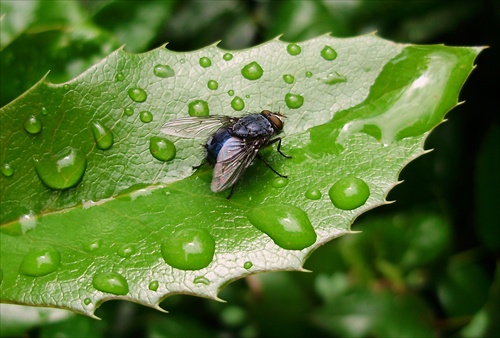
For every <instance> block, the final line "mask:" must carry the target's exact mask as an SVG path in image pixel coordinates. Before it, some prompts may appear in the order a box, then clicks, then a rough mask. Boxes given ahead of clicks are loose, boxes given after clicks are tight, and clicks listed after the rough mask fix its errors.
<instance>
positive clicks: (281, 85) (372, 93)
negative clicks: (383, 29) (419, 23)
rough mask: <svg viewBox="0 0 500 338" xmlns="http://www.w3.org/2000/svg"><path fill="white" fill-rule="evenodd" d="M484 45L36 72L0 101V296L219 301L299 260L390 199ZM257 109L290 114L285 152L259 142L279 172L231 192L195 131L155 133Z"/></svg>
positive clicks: (265, 51) (334, 43)
mask: <svg viewBox="0 0 500 338" xmlns="http://www.w3.org/2000/svg"><path fill="white" fill-rule="evenodd" d="M480 51H481V48H452V47H445V46H407V45H400V44H395V43H392V42H389V41H384V40H382V39H380V38H377V37H375V36H372V35H368V36H362V37H358V38H352V39H336V38H332V37H330V36H321V37H318V38H315V39H312V40H309V41H305V42H301V43H298V44H287V43H284V42H281V41H279V40H273V41H270V42H268V43H265V44H263V45H260V46H256V47H254V48H251V49H248V50H242V51H233V52H230V53H228V52H226V51H223V50H221V49H219V48H218V47H217V46H215V45H214V46H209V47H206V48H204V49H201V50H198V51H194V52H189V53H176V52H171V51H168V50H166V49H165V48H158V49H156V50H153V51H151V52H148V53H144V54H139V55H135V54H129V53H126V52H124V51H123V50H117V51H116V52H114V53H112V54H111V55H109V56H108V57H107V58H106V59H104V60H103V61H102V62H100V63H99V64H97V65H95V66H94V67H92V68H90V69H89V70H88V71H86V72H85V73H84V74H82V75H81V76H79V77H77V78H75V79H74V80H72V81H70V82H67V83H65V84H60V85H55V84H51V83H48V82H46V81H44V80H42V81H40V82H39V83H37V84H36V85H35V86H34V87H33V88H31V89H30V90H29V91H28V92H26V93H25V94H24V95H22V96H21V97H19V98H18V99H16V100H15V101H14V102H12V103H11V104H9V105H7V106H6V107H4V108H2V110H1V111H0V122H1V125H2V131H1V135H0V145H1V153H0V165H1V169H2V172H3V175H0V197H1V211H0V220H1V222H2V223H1V233H0V245H1V246H0V250H1V258H0V263H1V269H2V270H1V271H2V273H3V278H2V282H1V285H0V291H1V300H2V301H4V302H12V303H21V304H30V305H45V306H53V307H64V308H68V309H72V310H74V311H77V312H81V313H84V314H87V315H92V314H93V312H94V310H95V309H96V308H97V307H98V306H99V305H100V304H101V303H102V302H103V301H105V300H109V299H116V298H119V299H127V300H131V301H135V302H138V303H141V304H144V305H148V306H151V307H158V303H159V302H160V301H161V300H162V299H163V298H165V297H166V296H168V295H171V294H174V293H189V294H193V295H199V296H203V297H208V298H213V299H216V298H217V292H218V290H219V289H220V288H221V287H222V286H224V285H225V284H227V283H228V282H230V281H232V280H234V279H237V278H240V277H243V276H245V275H248V274H253V273H257V272H262V271H273V270H301V269H302V264H303V263H304V261H305V259H306V258H307V257H308V255H309V254H310V253H311V252H312V251H313V250H315V249H316V248H317V247H319V246H321V245H322V244H324V243H326V242H328V241H330V240H331V239H333V238H335V237H338V236H341V235H343V234H347V233H349V232H350V225H351V223H352V222H353V221H354V219H355V218H356V217H357V216H359V215H360V214H361V213H363V212H365V211H367V210H369V209H371V208H374V207H376V206H380V205H384V204H386V203H387V202H386V201H385V196H387V194H388V192H389V191H390V189H391V188H392V187H394V185H396V184H398V174H399V172H400V171H401V169H402V168H403V166H404V165H405V164H406V163H408V162H409V161H410V160H412V159H414V158H416V157H417V156H420V155H421V154H423V153H424V150H423V143H424V141H425V138H426V136H427V135H428V133H429V132H430V131H431V130H432V129H433V128H434V127H435V126H436V125H438V124H439V123H441V121H442V120H443V117H444V115H445V114H446V112H447V111H449V110H450V109H451V108H453V107H454V106H455V105H456V104H457V97H458V93H459V90H460V88H461V86H462V85H463V83H464V81H465V79H466V78H467V76H468V74H469V73H470V71H471V70H472V68H473V61H474V58H475V57H476V56H477V54H478V53H479V52H480ZM215 82H216V83H215ZM263 109H270V110H273V111H277V110H280V111H281V112H282V113H284V114H285V115H286V116H287V119H286V121H285V128H284V133H283V135H282V137H283V142H282V148H281V149H282V151H283V152H284V153H286V154H287V155H291V156H292V159H286V158H283V157H282V156H280V155H279V154H277V153H276V152H274V151H272V149H267V150H265V151H263V156H264V157H265V158H266V159H267V160H268V161H269V162H270V164H271V165H272V166H273V168H275V169H276V170H277V171H278V172H280V173H283V174H287V175H288V179H287V180H283V179H281V178H278V179H276V176H275V174H274V173H273V172H272V171H270V170H269V169H268V168H267V167H266V166H265V165H264V164H263V163H261V162H259V161H257V162H256V163H255V164H254V165H253V166H252V167H250V168H249V169H248V170H247V172H246V173H245V175H244V176H243V178H242V179H241V180H240V181H239V182H238V184H237V185H236V188H235V190H234V195H233V197H232V198H231V199H230V200H227V199H226V196H227V194H228V192H221V193H213V192H211V191H210V184H209V182H210V180H211V169H210V168H208V167H206V166H204V167H201V168H200V169H199V170H197V171H193V169H192V166H194V165H198V164H200V162H201V161H202V158H203V151H202V149H203V148H202V146H201V144H202V143H203V142H204V140H203V139H201V140H200V139H179V138H175V137H168V136H166V135H162V134H161V133H160V128H161V126H162V125H163V124H164V123H165V122H166V121H169V120H171V119H174V118H177V117H181V116H187V115H188V113H191V114H206V113H210V114H224V115H231V116H239V115H241V114H242V113H241V112H240V110H243V111H244V112H260V111H261V110H263ZM26 121H28V122H27V124H28V128H26V127H25V123H26ZM38 122H39V123H38ZM96 124H97V125H99V128H97V127H96ZM34 126H35V128H34ZM96 130H97V131H96ZM107 133H111V134H112V137H109V136H106V135H107ZM158 137H161V138H162V142H163V143H162V144H169V143H168V142H172V143H173V144H174V145H175V152H173V154H174V155H175V157H174V158H173V159H171V160H168V159H170V158H171V156H174V155H168V156H165V157H164V158H163V155H159V154H158V149H159V148H158V149H157V148H155V147H153V146H152V144H153V143H156V142H158ZM103 142H104V143H105V144H104V145H103ZM162 152H163V151H161V152H160V153H162ZM169 154H172V152H170V151H169ZM158 157H160V159H158ZM162 159H163V160H166V161H163V160H162ZM339 180H341V182H343V184H338V185H335V183H336V182H337V181H339ZM360 182H363V183H360ZM346 183H347V184H346ZM366 187H367V188H366ZM358 188H359V189H358ZM339 198H340V199H341V202H340V203H339ZM269 206H272V207H269ZM274 210H276V211H277V212H273V211H274ZM270 224H275V225H276V224H281V225H282V226H283V228H282V229H279V231H276V229H274V228H272V229H270V228H269V225H270ZM266 226H267V228H266ZM294 228H296V229H299V231H303V232H304V231H305V233H306V234H307V240H302V241H301V240H297V237H294V236H293V234H294ZM287 233H288V235H287ZM277 236H279V238H278V237H277ZM287 236H290V239H292V241H291V242H289V241H287V240H286V239H287V238H286V237H287ZM172 238H175V239H176V240H177V242H175V241H173V240H172ZM299 239H300V238H299ZM314 239H316V241H315V242H314ZM313 242H314V243H313ZM276 243H277V244H276ZM287 243H288V244H287ZM290 243H292V244H290ZM311 243H313V244H311ZM280 245H281V246H280ZM288 245H291V246H288ZM56 252H57V253H56ZM36 261H39V262H40V266H39V267H38V269H37V265H36V264H34V262H36ZM25 267H26V268H25ZM23 271H24V272H26V271H28V272H29V273H27V274H26V273H23Z"/></svg>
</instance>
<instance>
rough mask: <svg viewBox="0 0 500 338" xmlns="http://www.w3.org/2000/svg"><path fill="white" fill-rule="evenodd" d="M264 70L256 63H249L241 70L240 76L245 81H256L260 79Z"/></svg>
mask: <svg viewBox="0 0 500 338" xmlns="http://www.w3.org/2000/svg"><path fill="white" fill-rule="evenodd" d="M262 74H264V70H263V69H262V67H261V66H260V65H259V64H258V63H257V62H255V61H254V62H251V63H249V64H248V65H246V66H245V67H243V68H242V69H241V75H243V77H244V78H245V79H247V80H252V81H253V80H257V79H260V78H261V77H262Z"/></svg>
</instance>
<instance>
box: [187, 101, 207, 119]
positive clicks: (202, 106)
mask: <svg viewBox="0 0 500 338" xmlns="http://www.w3.org/2000/svg"><path fill="white" fill-rule="evenodd" d="M188 114H189V115H190V116H208V115H209V114H210V109H209V108H208V103H207V102H206V101H203V100H195V101H191V102H189V104H188Z"/></svg>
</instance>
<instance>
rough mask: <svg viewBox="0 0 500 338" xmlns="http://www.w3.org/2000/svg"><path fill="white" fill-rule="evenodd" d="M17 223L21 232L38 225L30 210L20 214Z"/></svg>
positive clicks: (23, 232)
mask: <svg viewBox="0 0 500 338" xmlns="http://www.w3.org/2000/svg"><path fill="white" fill-rule="evenodd" d="M19 225H20V230H21V233H22V234H25V233H27V232H28V231H30V230H33V229H34V228H36V226H37V225H38V218H37V217H36V215H35V214H34V213H33V211H30V212H29V213H27V214H25V215H22V216H21V217H19Z"/></svg>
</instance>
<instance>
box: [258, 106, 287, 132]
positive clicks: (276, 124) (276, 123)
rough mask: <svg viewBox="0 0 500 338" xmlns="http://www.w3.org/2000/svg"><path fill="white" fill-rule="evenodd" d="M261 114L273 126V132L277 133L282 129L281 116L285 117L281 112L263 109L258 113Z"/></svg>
mask: <svg viewBox="0 0 500 338" xmlns="http://www.w3.org/2000/svg"><path fill="white" fill-rule="evenodd" d="M260 114H261V115H262V116H264V117H265V118H266V119H267V120H268V121H269V122H270V123H271V125H272V126H273V129H274V133H275V134H279V133H281V131H282V130H283V124H284V122H283V120H282V119H281V118H283V117H284V118H286V116H285V115H283V114H281V113H280V112H277V113H273V112H271V111H269V110H263V111H262V112H261V113H260Z"/></svg>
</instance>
